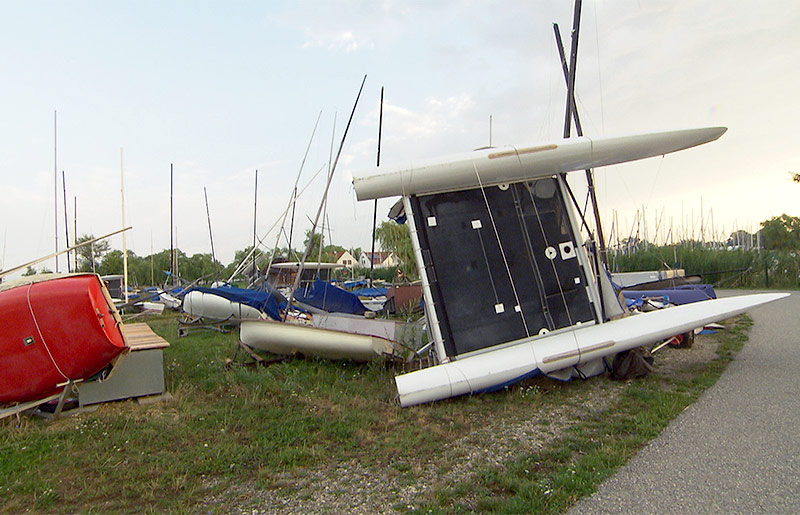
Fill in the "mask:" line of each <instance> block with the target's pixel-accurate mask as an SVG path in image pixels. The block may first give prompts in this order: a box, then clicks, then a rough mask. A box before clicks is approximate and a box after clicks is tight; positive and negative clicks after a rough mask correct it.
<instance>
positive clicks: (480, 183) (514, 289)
mask: <svg viewBox="0 0 800 515" xmlns="http://www.w3.org/2000/svg"><path fill="white" fill-rule="evenodd" d="M472 169H473V170H475V177H477V179H478V186H479V187H480V189H481V195H483V202H484V204H486V212H487V213H488V215H489V221H490V222H491V223H492V230H494V237H495V240H496V241H497V246H498V247H499V248H500V255H501V256H503V266H505V268H506V274H507V275H508V280H509V282H510V283H511V291H512V292H513V293H514V301H515V302H516V305H515V309H517V308H518V309H519V314H520V318H521V319H522V326H523V328H524V329H525V335H526V336H530V335H531V333H530V330H528V322H527V321H526V320H525V314H524V313H523V312H522V303H521V302H520V301H519V295H518V294H517V287H516V285H515V284H514V277H513V276H512V275H511V268H510V267H509V266H508V259H507V258H506V253H505V250H504V249H503V243H502V242H501V241H500V234H499V233H498V232H497V225H496V224H495V222H494V216H492V210H491V208H490V207H489V199H488V198H487V197H486V191H485V190H484V188H483V181H481V175H480V174H479V173H478V167H477V166H476V165H475V162H474V161H473V162H472Z"/></svg>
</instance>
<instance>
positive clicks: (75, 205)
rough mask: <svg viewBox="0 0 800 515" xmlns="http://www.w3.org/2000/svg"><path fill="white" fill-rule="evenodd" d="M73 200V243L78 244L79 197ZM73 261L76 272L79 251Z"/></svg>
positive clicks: (73, 254)
mask: <svg viewBox="0 0 800 515" xmlns="http://www.w3.org/2000/svg"><path fill="white" fill-rule="evenodd" d="M72 198H73V208H72V224H73V229H74V231H73V233H72V234H73V236H72V240H73V242H72V243H76V242H77V241H78V196H77V195H75V196H74V197H72ZM72 259H73V261H74V265H73V268H74V269H75V271H76V272H77V271H78V251H77V250H76V251H75V252H73V253H72Z"/></svg>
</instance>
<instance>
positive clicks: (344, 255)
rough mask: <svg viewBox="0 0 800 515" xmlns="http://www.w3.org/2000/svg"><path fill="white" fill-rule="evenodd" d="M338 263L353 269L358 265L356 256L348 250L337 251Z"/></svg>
mask: <svg viewBox="0 0 800 515" xmlns="http://www.w3.org/2000/svg"><path fill="white" fill-rule="evenodd" d="M336 263H337V264H339V265H342V266H343V267H345V268H349V269H352V268H353V267H354V266H355V265H356V258H354V257H353V255H352V254H350V253H349V252H347V251H346V250H343V251H341V252H337V253H336Z"/></svg>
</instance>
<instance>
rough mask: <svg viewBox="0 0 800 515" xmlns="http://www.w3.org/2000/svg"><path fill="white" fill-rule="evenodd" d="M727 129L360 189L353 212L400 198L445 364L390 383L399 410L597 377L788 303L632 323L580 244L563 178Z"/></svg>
mask: <svg viewBox="0 0 800 515" xmlns="http://www.w3.org/2000/svg"><path fill="white" fill-rule="evenodd" d="M726 130H727V129H726V128H724V127H709V128H701V129H688V130H679V131H670V132H658V133H650V134H640V135H633V136H624V137H613V138H588V137H580V138H573V139H569V140H560V141H557V142H554V143H548V144H542V145H534V146H528V147H502V148H490V149H482V150H477V151H475V152H471V153H464V154H459V155H456V156H450V157H445V158H441V159H436V160H431V161H427V162H424V163H420V164H408V165H405V166H398V167H394V168H391V169H389V171H385V169H384V168H382V169H380V170H372V171H370V172H368V173H367V174H358V175H357V176H355V177H354V179H353V185H354V187H355V191H356V196H357V198H358V200H367V199H375V198H381V197H392V196H398V195H400V196H402V202H403V207H404V215H405V216H406V217H407V220H408V224H409V231H410V235H411V241H412V245H413V247H414V253H415V258H416V264H417V269H418V271H419V275H420V278H421V280H422V286H423V297H424V300H425V310H426V311H425V312H426V317H427V322H428V331H429V337H430V338H431V340H432V342H433V348H434V349H435V354H436V358H437V360H438V362H439V364H438V365H434V366H432V367H429V368H426V369H422V370H418V371H415V372H411V373H408V374H403V375H400V376H398V377H397V378H396V385H397V390H398V395H399V399H400V403H401V405H403V406H410V405H413V404H418V403H423V402H430V401H435V400H440V399H445V398H448V397H452V396H455V395H461V394H466V393H475V392H482V391H487V390H493V389H497V388H502V387H504V386H506V385H508V384H510V383H513V382H515V381H518V380H520V379H523V378H526V377H530V376H532V375H536V374H539V373H547V374H557V375H558V376H559V377H564V378H566V377H569V376H570V375H571V374H573V373H574V374H576V375H591V371H592V370H598V363H600V360H601V359H602V358H603V357H605V356H609V355H611V354H615V353H618V352H621V351H623V350H627V349H630V348H634V347H638V346H641V345H644V344H647V343H655V342H656V341H658V340H660V339H662V338H665V337H669V336H672V335H675V334H678V333H681V332H684V331H687V330H689V329H693V328H695V327H698V326H702V325H703V324H705V323H708V322H713V321H717V320H722V319H725V318H728V317H730V316H733V315H735V314H738V313H741V312H743V311H746V310H747V309H750V308H751V307H753V306H756V305H759V304H763V303H765V302H770V301H773V300H777V299H779V298H782V297H783V296H785V294H764V295H748V296H743V297H737V298H734V299H718V300H708V301H704V302H700V303H695V304H687V305H685V306H681V307H678V308H670V309H668V310H664V311H657V312H651V313H644V314H638V315H635V316H627V311H626V309H625V307H624V306H622V305H621V304H620V300H619V297H618V296H617V294H616V293H615V291H614V289H613V286H612V284H611V281H610V279H609V276H608V273H607V271H606V270H604V269H603V267H602V265H601V263H600V262H599V260H598V259H597V256H596V255H594V253H593V250H592V249H591V248H590V247H591V246H587V245H584V244H583V243H582V237H581V233H580V225H579V222H578V221H577V219H576V216H575V214H574V212H573V210H572V205H571V203H570V200H569V199H570V197H569V190H568V186H567V184H566V180H565V176H564V174H565V173H567V172H571V171H575V170H584V169H587V168H595V167H602V166H607V165H612V164H618V163H624V162H628V161H634V160H638V159H645V158H648V157H654V156H660V155H663V154H668V153H671V152H675V151H678V150H683V149H687V148H691V147H694V146H697V145H701V144H704V143H708V142H711V141H714V140H716V139H718V138H719V137H720V136H722V134H724V133H725V131H726ZM464 285H469V288H468V289H467V288H465V287H464ZM475 292H481V294H480V295H478V294H476V293H475ZM600 369H602V367H600Z"/></svg>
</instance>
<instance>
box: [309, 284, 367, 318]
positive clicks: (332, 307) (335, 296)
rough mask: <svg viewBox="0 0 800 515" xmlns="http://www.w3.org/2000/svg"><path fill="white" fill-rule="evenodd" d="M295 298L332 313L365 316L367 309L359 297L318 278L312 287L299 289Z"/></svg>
mask: <svg viewBox="0 0 800 515" xmlns="http://www.w3.org/2000/svg"><path fill="white" fill-rule="evenodd" d="M294 298H295V299H297V300H298V301H300V302H303V303H305V304H308V305H309V306H313V307H315V308H318V309H322V310H324V311H329V312H331V313H350V314H353V315H363V314H364V313H366V311H367V308H365V307H364V304H362V303H361V301H360V300H359V299H358V295H355V294H353V293H350V292H349V291H345V290H343V289H341V288H339V287H337V286H334V285H332V284H329V283H327V282H325V281H323V280H322V279H319V278H317V279H316V280H315V281H314V282H313V283H312V285H311V286H310V287H308V288H301V289H298V290H297V291H296V292H295V294H294Z"/></svg>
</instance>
